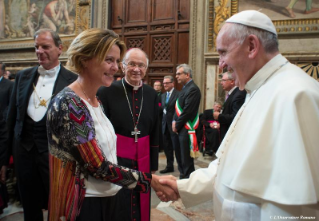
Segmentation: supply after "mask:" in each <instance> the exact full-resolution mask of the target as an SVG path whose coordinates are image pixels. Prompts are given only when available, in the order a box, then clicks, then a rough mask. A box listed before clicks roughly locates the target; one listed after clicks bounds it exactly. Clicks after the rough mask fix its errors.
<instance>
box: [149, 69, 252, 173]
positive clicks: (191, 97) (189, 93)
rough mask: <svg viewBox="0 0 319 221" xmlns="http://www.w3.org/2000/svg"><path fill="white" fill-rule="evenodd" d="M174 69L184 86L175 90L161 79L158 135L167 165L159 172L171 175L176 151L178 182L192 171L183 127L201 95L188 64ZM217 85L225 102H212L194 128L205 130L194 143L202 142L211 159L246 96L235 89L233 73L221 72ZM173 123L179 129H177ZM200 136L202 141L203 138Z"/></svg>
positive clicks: (156, 86)
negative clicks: (159, 131)
mask: <svg viewBox="0 0 319 221" xmlns="http://www.w3.org/2000/svg"><path fill="white" fill-rule="evenodd" d="M176 70H177V71H176V79H177V82H178V83H180V84H182V85H183V88H182V90H181V91H178V90H177V89H175V87H174V78H173V76H171V75H169V76H165V77H164V79H163V86H164V90H165V92H164V93H162V94H161V100H160V105H159V106H160V107H161V108H160V110H161V114H162V115H161V119H162V125H161V129H162V130H161V133H162V134H161V136H162V139H163V148H164V152H165V155H166V160H167V164H166V167H165V168H164V169H163V170H160V173H162V174H164V173H170V172H174V166H173V164H174V152H175V158H176V161H177V166H178V170H179V172H180V179H183V178H188V177H189V175H190V173H192V172H193V171H194V170H195V169H194V161H193V159H194V157H192V154H191V151H192V150H191V149H190V147H189V146H190V144H189V141H190V140H191V138H190V137H189V134H188V131H187V126H185V125H186V123H187V122H188V121H193V120H194V119H195V118H196V114H198V108H199V102H200V96H201V94H200V90H199V88H198V87H197V86H196V84H195V83H194V82H193V80H192V69H191V68H190V67H189V66H188V65H186V64H183V65H180V66H178V67H177V69H176ZM220 84H221V86H222V88H223V90H224V91H225V101H224V102H215V105H214V108H213V109H207V110H205V111H204V113H203V114H201V117H200V119H199V126H198V127H197V128H195V129H196V131H197V130H200V131H201V130H202V127H204V131H203V132H202V133H200V132H198V133H197V134H200V135H199V136H197V143H198V145H199V144H200V143H201V142H205V143H204V144H203V143H202V145H204V146H205V149H206V150H204V151H206V152H207V153H208V154H209V155H210V156H213V155H214V154H215V153H216V152H217V150H218V147H219V145H220V143H221V141H222V140H223V138H224V137H225V135H226V133H227V131H228V128H229V127H230V125H231V123H232V121H233V119H234V118H235V116H236V114H237V112H238V110H239V109H240V107H241V106H242V105H243V103H244V101H245V97H246V91H245V90H239V88H238V87H237V86H236V78H235V76H234V75H233V74H232V73H230V72H225V73H223V75H222V79H221V83H220ZM153 87H154V89H155V90H156V91H157V92H158V93H159V91H160V89H161V87H162V86H161V84H160V81H156V82H154V85H153ZM177 100H178V101H179V102H177V103H178V104H182V112H181V115H180V116H178V114H177V110H176V108H177V103H176V101H177ZM221 103H223V104H221ZM215 107H219V108H215ZM174 116H175V118H174ZM176 122H177V124H178V128H176ZM174 125H175V126H174ZM205 129H206V130H205ZM202 137H205V138H204V139H202ZM201 151H203V150H201Z"/></svg>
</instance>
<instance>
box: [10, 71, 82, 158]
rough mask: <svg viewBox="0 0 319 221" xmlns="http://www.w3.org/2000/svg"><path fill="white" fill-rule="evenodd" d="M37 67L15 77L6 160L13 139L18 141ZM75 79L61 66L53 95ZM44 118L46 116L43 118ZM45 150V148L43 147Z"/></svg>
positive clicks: (20, 72)
mask: <svg viewBox="0 0 319 221" xmlns="http://www.w3.org/2000/svg"><path fill="white" fill-rule="evenodd" d="M37 70H38V66H36V67H33V68H28V69H25V70H22V71H19V72H18V73H17V76H16V80H15V84H14V88H13V92H12V95H11V100H10V105H9V110H8V118H7V125H8V133H9V138H8V139H9V140H8V142H7V143H8V146H7V149H8V151H9V152H8V158H9V156H10V154H11V152H12V150H11V148H12V142H13V139H16V140H20V139H21V133H22V130H23V124H24V121H25V117H26V114H27V109H28V104H29V99H30V96H31V94H32V90H33V86H32V85H33V82H34V80H35V78H36V77H37V76H38V71H37ZM76 79H77V75H76V74H74V73H73V72H71V71H69V70H67V69H65V68H64V67H63V66H62V65H61V68H60V72H59V75H58V77H57V79H56V81H55V84H54V87H53V94H55V95H56V94H57V93H58V92H59V91H61V90H62V89H63V88H65V87H66V86H68V85H69V84H71V83H72V82H73V81H75V80H76ZM45 117H46V116H45ZM44 148H45V147H44Z"/></svg>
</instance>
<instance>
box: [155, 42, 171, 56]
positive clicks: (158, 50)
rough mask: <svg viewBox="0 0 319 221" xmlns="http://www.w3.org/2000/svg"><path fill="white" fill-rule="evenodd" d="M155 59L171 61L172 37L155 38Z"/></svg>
mask: <svg viewBox="0 0 319 221" xmlns="http://www.w3.org/2000/svg"><path fill="white" fill-rule="evenodd" d="M153 47H154V60H155V61H170V60H171V38H170V37H160V38H154V45H153Z"/></svg>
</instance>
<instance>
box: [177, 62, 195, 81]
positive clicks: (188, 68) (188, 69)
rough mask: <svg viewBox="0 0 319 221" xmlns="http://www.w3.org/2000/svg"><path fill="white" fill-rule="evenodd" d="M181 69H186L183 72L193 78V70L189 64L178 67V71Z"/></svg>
mask: <svg viewBox="0 0 319 221" xmlns="http://www.w3.org/2000/svg"><path fill="white" fill-rule="evenodd" d="M180 68H184V70H183V72H184V73H185V74H187V73H188V74H189V77H190V78H193V74H192V72H193V71H192V68H191V67H190V66H189V65H188V64H180V65H178V66H177V68H176V70H178V69H180Z"/></svg>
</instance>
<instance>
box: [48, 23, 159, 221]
mask: <svg viewBox="0 0 319 221" xmlns="http://www.w3.org/2000/svg"><path fill="white" fill-rule="evenodd" d="M125 50H126V47H125V45H124V43H123V42H122V41H120V40H119V38H118V35H116V34H115V33H114V32H113V31H110V30H102V29H89V30H86V31H84V32H82V33H80V34H79V35H78V36H77V37H76V38H75V39H74V41H73V42H72V43H71V45H70V47H69V49H68V51H67V54H68V61H67V68H69V69H70V70H72V71H74V72H75V73H78V74H79V77H78V79H77V80H76V81H75V82H74V83H72V84H71V85H69V86H68V87H66V88H65V89H64V90H62V91H61V92H60V93H59V94H57V95H56V97H55V98H54V99H53V100H52V102H51V103H50V106H49V108H48V114H47V116H48V118H47V130H48V138H49V150H50V155H49V158H50V185H51V186H50V199H49V220H50V221H51V220H54V221H56V220H72V221H73V220H77V221H79V220H94V221H98V220H121V217H120V215H121V214H116V211H119V210H118V208H119V207H120V205H119V203H120V202H117V200H116V197H115V195H116V193H117V192H118V191H119V189H120V188H121V187H124V188H129V189H134V190H136V191H141V192H148V191H149V189H150V184H151V183H152V186H153V187H154V186H156V185H158V177H156V176H155V175H153V179H152V175H151V174H148V173H142V172H139V171H135V170H131V169H127V168H124V167H121V166H118V165H116V164H117V158H116V135H115V132H114V129H113V126H112V124H111V123H110V121H109V120H108V119H107V117H106V116H105V115H104V112H103V110H102V105H100V103H99V101H98V99H97V97H96V96H95V94H96V92H97V90H98V88H99V87H100V86H102V85H103V86H110V85H111V83H112V81H113V76H114V74H115V73H116V72H117V71H118V63H119V61H120V60H121V59H122V57H123V55H124V53H125ZM114 105H116V104H114ZM155 180H156V181H155ZM105 181H107V182H105ZM116 208H117V209H116ZM102 213H103V214H102Z"/></svg>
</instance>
